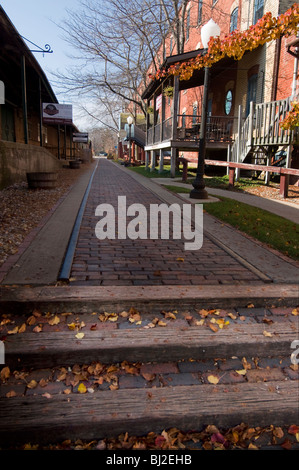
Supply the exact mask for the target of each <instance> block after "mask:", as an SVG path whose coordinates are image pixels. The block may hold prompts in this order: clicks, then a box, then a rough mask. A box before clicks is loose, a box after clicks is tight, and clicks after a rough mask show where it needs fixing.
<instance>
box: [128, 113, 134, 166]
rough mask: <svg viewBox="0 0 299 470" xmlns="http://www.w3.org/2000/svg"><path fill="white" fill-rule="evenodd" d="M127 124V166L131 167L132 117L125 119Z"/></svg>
mask: <svg viewBox="0 0 299 470" xmlns="http://www.w3.org/2000/svg"><path fill="white" fill-rule="evenodd" d="M127 123H128V124H129V163H128V166H130V165H131V158H132V149H131V137H132V134H131V128H132V124H133V118H132V116H129V117H128V118H127Z"/></svg>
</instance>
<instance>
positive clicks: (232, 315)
mask: <svg viewBox="0 0 299 470" xmlns="http://www.w3.org/2000/svg"><path fill="white" fill-rule="evenodd" d="M227 316H228V317H229V318H231V319H232V320H235V319H236V318H237V315H234V314H233V313H228V314H227Z"/></svg>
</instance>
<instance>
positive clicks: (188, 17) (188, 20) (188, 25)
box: [186, 8, 190, 41]
mask: <svg viewBox="0 0 299 470" xmlns="http://www.w3.org/2000/svg"><path fill="white" fill-rule="evenodd" d="M189 36H190V8H189V10H188V12H187V21H186V41H188V39H189Z"/></svg>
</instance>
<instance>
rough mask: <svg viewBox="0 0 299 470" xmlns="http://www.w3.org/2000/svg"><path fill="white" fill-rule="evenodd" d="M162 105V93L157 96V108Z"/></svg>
mask: <svg viewBox="0 0 299 470" xmlns="http://www.w3.org/2000/svg"><path fill="white" fill-rule="evenodd" d="M161 106H162V95H159V96H157V98H156V109H160V108H161Z"/></svg>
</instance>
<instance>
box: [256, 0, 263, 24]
mask: <svg viewBox="0 0 299 470" xmlns="http://www.w3.org/2000/svg"><path fill="white" fill-rule="evenodd" d="M263 13H264V0H254V10H253V24H255V23H256V22H257V21H258V20H259V19H260V18H261V17H262V16H263Z"/></svg>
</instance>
